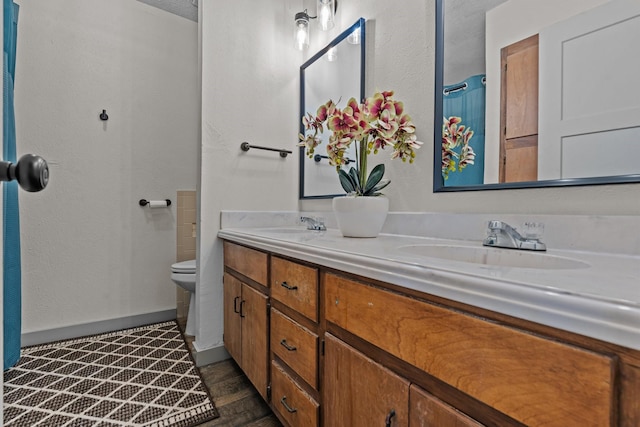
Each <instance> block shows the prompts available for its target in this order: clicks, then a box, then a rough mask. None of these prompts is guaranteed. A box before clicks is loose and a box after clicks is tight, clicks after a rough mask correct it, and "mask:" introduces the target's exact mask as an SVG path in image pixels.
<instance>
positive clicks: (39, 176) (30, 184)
mask: <svg viewBox="0 0 640 427" xmlns="http://www.w3.org/2000/svg"><path fill="white" fill-rule="evenodd" d="M14 179H15V180H17V181H18V184H20V187H22V189H24V190H25V191H30V192H36V191H40V190H42V189H44V188H45V187H46V186H47V183H48V182H49V166H48V165H47V161H46V160H45V159H43V158H42V157H40V156H36V155H35V154H25V155H24V156H22V157H20V159H19V160H18V162H17V163H15V164H13V163H10V162H0V181H13V180H14Z"/></svg>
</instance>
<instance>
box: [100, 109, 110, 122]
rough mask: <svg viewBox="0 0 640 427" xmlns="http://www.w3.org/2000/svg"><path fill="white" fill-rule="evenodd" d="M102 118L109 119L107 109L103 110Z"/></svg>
mask: <svg viewBox="0 0 640 427" xmlns="http://www.w3.org/2000/svg"><path fill="white" fill-rule="evenodd" d="M100 120H103V121H106V120H109V116H107V110H102V113H101V114H100Z"/></svg>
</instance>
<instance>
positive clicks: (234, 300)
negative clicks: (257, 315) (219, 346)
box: [224, 273, 242, 364]
mask: <svg viewBox="0 0 640 427" xmlns="http://www.w3.org/2000/svg"><path fill="white" fill-rule="evenodd" d="M241 302H242V283H240V281H239V280H238V279H236V278H235V277H233V276H231V275H229V274H226V273H225V275H224V346H225V347H226V349H227V351H228V352H229V354H230V355H231V357H233V359H234V360H235V361H236V362H238V364H242V330H241V328H242V324H241V319H240V304H241Z"/></svg>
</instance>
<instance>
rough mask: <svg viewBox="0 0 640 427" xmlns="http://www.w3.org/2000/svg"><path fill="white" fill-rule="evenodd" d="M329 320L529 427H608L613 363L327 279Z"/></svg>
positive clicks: (472, 318) (461, 315)
mask: <svg viewBox="0 0 640 427" xmlns="http://www.w3.org/2000/svg"><path fill="white" fill-rule="evenodd" d="M325 277H326V279H325V280H326V281H325V283H324V285H325V286H324V289H325V301H326V302H327V304H326V319H327V322H331V323H333V324H335V325H338V326H340V327H342V328H344V329H346V330H348V331H350V332H352V333H353V334H355V335H357V336H359V337H361V338H363V339H365V340H367V341H369V342H370V343H372V344H374V345H376V346H378V347H379V348H381V349H383V350H385V351H387V352H389V353H391V354H393V355H394V356H397V357H398V358H400V359H402V360H405V361H406V362H408V363H410V364H412V365H414V366H416V367H418V368H420V369H422V370H424V371H425V372H428V373H429V374H431V375H433V376H435V377H437V378H439V379H441V380H442V381H444V382H446V383H448V384H450V385H452V386H454V387H456V388H457V389H459V390H461V391H463V392H464V393H467V394H468V395H470V396H473V397H474V398H476V399H478V400H480V401H482V402H484V403H486V404H487V405H489V406H492V407H494V408H496V409H498V410H499V411H501V412H503V413H505V414H507V415H509V416H511V417H513V418H514V419H516V420H518V421H520V422H522V423H523V424H526V425H529V426H542V425H544V426H547V427H548V426H562V427H568V426H609V425H611V423H612V418H613V415H612V413H613V410H614V408H615V407H616V404H617V402H615V395H616V393H615V392H614V388H613V383H614V380H613V378H614V375H615V372H614V371H615V369H614V363H615V360H614V359H613V358H612V357H609V356H605V355H601V354H597V353H593V352H590V351H586V350H584V349H581V348H578V347H575V346H571V345H568V344H563V343H559V342H556V341H553V340H550V339H545V338H542V337H539V336H535V335H532V334H530V333H528V332H526V331H523V330H518V329H515V328H512V327H507V326H504V325H500V324H497V323H495V322H491V321H488V320H486V319H481V318H478V317H475V316H471V315H469V314H465V313H461V312H459V311H455V310H452V309H447V308H444V307H441V306H436V305H433V304H429V303H426V302H422V301H418V300H416V299H413V298H409V297H406V296H402V295H399V294H396V293H393V292H389V291H385V290H381V289H378V288H374V287H371V286H368V285H364V284H362V283H358V282H354V281H352V280H349V279H346V278H343V277H339V276H336V275H333V274H327V275H326V276H325Z"/></svg>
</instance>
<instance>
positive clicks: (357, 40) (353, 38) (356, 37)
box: [347, 27, 360, 44]
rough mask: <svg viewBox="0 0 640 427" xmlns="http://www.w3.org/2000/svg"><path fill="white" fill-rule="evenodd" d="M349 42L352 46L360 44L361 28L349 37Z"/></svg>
mask: <svg viewBox="0 0 640 427" xmlns="http://www.w3.org/2000/svg"><path fill="white" fill-rule="evenodd" d="M347 41H348V42H349V43H351V44H360V27H358V28H356V29H355V30H353V32H352V33H351V34H349V35H348V36H347Z"/></svg>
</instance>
